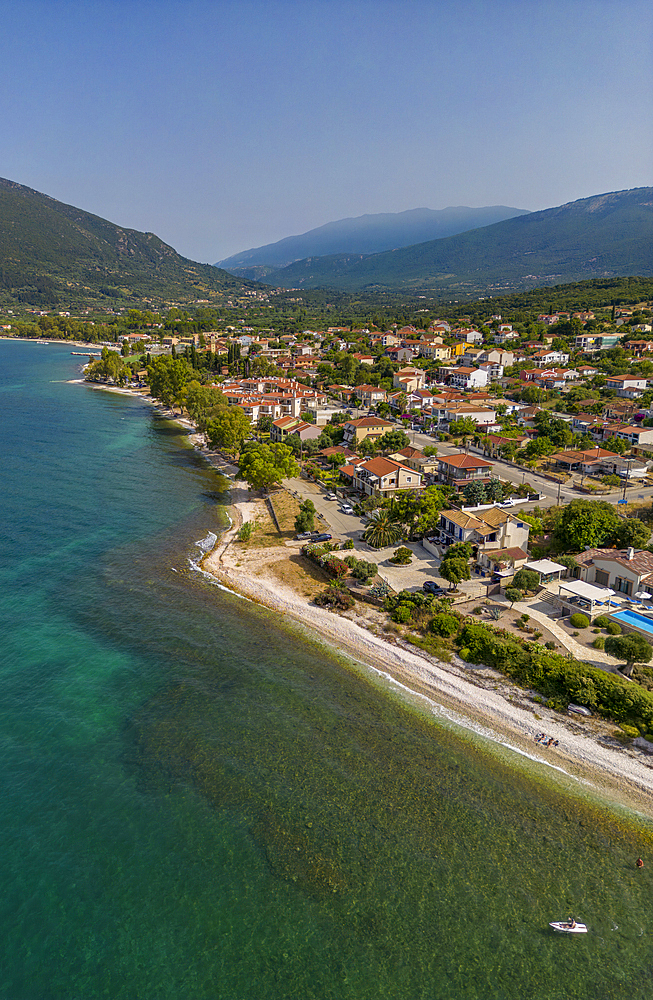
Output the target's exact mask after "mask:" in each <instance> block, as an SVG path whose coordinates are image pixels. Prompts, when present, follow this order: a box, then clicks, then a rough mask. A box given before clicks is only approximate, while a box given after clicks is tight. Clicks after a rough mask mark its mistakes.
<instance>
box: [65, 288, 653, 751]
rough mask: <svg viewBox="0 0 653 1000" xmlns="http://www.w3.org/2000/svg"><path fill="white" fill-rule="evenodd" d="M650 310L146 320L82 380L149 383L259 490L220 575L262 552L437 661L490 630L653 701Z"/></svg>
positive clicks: (344, 610)
mask: <svg viewBox="0 0 653 1000" xmlns="http://www.w3.org/2000/svg"><path fill="white" fill-rule="evenodd" d="M650 305H651V304H650V303H649V302H644V303H636V304H633V305H632V306H629V307H628V308H625V307H623V308H614V307H613V309H612V310H611V312H609V311H603V313H602V314H601V313H599V314H598V315H597V312H598V311H597V312H592V311H584V312H574V313H572V312H567V313H564V312H551V313H547V314H538V315H537V317H536V319H535V321H534V323H531V324H530V325H529V327H528V330H527V331H526V332H525V331H524V329H523V325H522V326H520V324H518V323H515V322H504V319H503V317H502V316H501V315H499V314H494V315H492V316H491V317H490V318H489V319H488V320H487V321H486V322H484V323H483V324H478V326H473V325H470V324H469V323H468V322H467V323H466V322H465V321H464V320H463V321H462V322H460V321H459V322H455V321H447V320H432V321H431V322H430V323H429V324H428V327H427V328H420V327H419V326H417V325H414V324H411V325H404V326H399V325H398V324H394V325H393V326H392V327H391V328H389V329H387V330H384V331H377V330H370V329H368V328H361V329H346V328H342V327H337V328H336V327H329V328H327V329H325V330H312V329H305V330H303V331H302V332H301V333H295V334H281V335H279V336H278V337H277V336H276V335H275V336H274V337H273V336H271V335H270V334H269V333H268V334H265V333H264V332H262V331H257V330H255V329H254V328H249V329H242V330H238V329H234V328H227V329H225V330H220V331H219V330H200V331H192V332H189V331H186V332H181V331H180V332H178V333H177V332H170V331H168V330H166V329H165V327H164V326H163V324H160V325H159V324H151V328H150V329H149V330H148V329H146V328H141V329H138V330H134V331H129V332H122V333H121V334H120V335H119V337H118V341H117V346H119V347H120V355H118V354H117V353H116V352H115V351H116V345H112V346H113V350H111V349H109V348H108V345H107V344H105V345H100V346H102V357H100V358H99V359H98V358H97V356H96V358H93V357H90V358H89V359H88V360H89V365H88V367H87V369H86V378H87V379H88V380H91V381H95V382H96V383H104V384H106V383H107V382H108V383H110V384H111V383H115V384H120V385H122V386H123V387H125V388H127V389H129V390H131V391H137V392H140V393H144V394H148V393H150V394H151V395H152V397H154V398H155V399H157V400H158V401H159V402H160V403H162V404H164V405H165V406H167V407H169V408H170V412H173V411H176V412H177V413H178V415H179V417H180V418H183V419H187V420H188V421H189V422H190V425H191V427H192V428H193V429H195V430H196V431H197V432H198V434H197V437H196V440H197V442H198V444H200V445H201V446H202V447H204V448H205V449H206V451H207V454H208V455H210V456H215V457H216V458H217V461H218V464H219V465H220V467H221V468H222V469H223V471H226V472H228V474H230V475H231V476H232V477H233V479H234V484H235V489H237V488H239V487H241V488H243V487H246V489H247V492H246V493H245V492H243V494H242V495H241V498H240V500H241V502H240V504H239V503H235V506H234V509H235V513H236V523H235V525H234V527H233V529H232V531H231V532H230V533H229V535H228V538H227V540H226V541H223V544H222V546H221V548H220V551H219V555H218V557H217V558H216V555H215V554H212V555H211V556H209V557H208V559H207V564H211V569H212V571H214V572H215V573H216V575H218V576H220V574H221V573H222V575H223V576H224V577H225V579H227V577H228V574H226V575H225V562H224V559H225V547H226V546H231V549H232V552H233V551H237V552H238V553H239V555H238V561H237V565H238V566H240V565H242V564H243V563H244V564H248V555H247V553H248V551H250V553H251V554H254V553H255V555H253V558H254V561H255V563H256V567H254V566H252V565H251V564H249V565H250V569H249V572H250V576H251V575H254V576H256V575H258V576H259V577H261V578H264V577H266V576H267V577H268V582H270V581H272V582H274V581H273V578H274V577H275V576H276V578H277V579H276V582H277V583H279V581H280V580H282V581H283V582H284V583H286V584H288V585H289V586H290V588H291V590H292V589H294V590H295V592H297V590H300V591H301V589H302V587H304V591H303V593H304V598H306V597H307V596H308V597H310V598H311V602H310V603H311V604H313V605H315V606H317V607H322V608H326V609H329V610H330V611H331V612H332V613H334V612H335V614H336V615H340V616H348V617H350V618H351V617H352V616H353V619H354V620H359V621H366V622H367V627H368V628H371V629H372V630H375V629H376V630H377V631H378V630H380V633H379V634H382V635H383V639H384V641H385V642H388V641H390V642H400V643H401V642H404V643H405V642H409V643H412V644H413V645H414V646H415V645H417V646H420V647H421V649H422V651H423V654H424V655H427V656H432V657H435V659H436V660H437V661H439V662H440V661H443V660H444V661H447V660H451V657H452V656H453V657H454V659H455V658H456V657H458V656H461V655H462V658H463V660H464V659H465V658H467V659H469V658H472V659H473V658H474V656H475V655H477V654H475V653H473V652H472V653H471V654H470V652H469V646H470V644H472V643H473V641H475V640H474V636H473V635H471V633H470V629H472V630H473V627H474V625H478V626H482V628H483V629H485V630H490V631H494V632H495V633H497V632H498V634H500V635H501V636H502V639H501V642H503V643H504V646H505V649H504V651H503V655H504V656H505V655H506V650H508V653H509V654H510V656H511V657H512V658H513V659H514V658H515V656H517V654H518V653H519V654H520V655H521V653H522V652H523V650H524V648H526V649H529V648H530V650H531V654H532V650H533V649H534V648H537V649H538V650H540V651H545V650H548V651H549V652H550V654H551V655H554V656H559V657H560V656H565V657H568V658H570V659H572V660H574V661H575V662H577V663H582V664H585V665H587V666H590V667H591V668H594V669H598V670H600V671H601V672H602V673H604V674H606V675H612V676H614V675H616V674H619V675H620V676H626V677H628V678H629V680H630V681H631V683H632V681H635V682H636V683H637V685H638V686H641V687H642V688H643V689H644V690H646V691H648V689H649V688H652V689H653V670H651V669H650V668H649V667H647V665H646V664H647V663H648V662H649V660H650V658H651V655H650V654H651V646H650V640H651V636H653V548H652V547H650V546H649V542H650V537H651V526H652V525H653V507H652V501H653V471H652V467H653V362H652V361H651V360H648V358H649V357H650V358H652V359H653V330H652V324H651V309H650ZM534 332H537V337H534V336H533V333H534ZM80 353H81V352H80ZM107 358H108V359H109V361H108V362H107ZM143 362H145V363H143ZM107 363H109V364H113V366H114V370H113V372H112V373H109V369H107ZM140 365H142V367H141V366H140ZM116 366H117V367H116ZM173 368H174V369H178V370H179V371H182V372H183V377H182V379H181V383H180V384H179V385H173V384H172V383H174V379H173V380H172V383H170V385H168V383H167V381H166V380H167V379H168V374H167V373H169V372H171V371H172V370H173ZM162 379H163V380H162ZM212 393H213V394H214V396H213V397H211V394H212ZM211 401H213V403H214V404H216V405H215V406H213V407H211V405H210V404H211ZM207 405H208V409H207ZM234 414H237V418H235V417H234ZM280 448H281V451H279V449H280ZM255 449H259V451H260V450H261V449H264V450H267V453H268V457H269V455H270V454H276V455H277V456H278V455H281V454H282V455H283V456H284V458H283V461H281V463H280V464H279V467H278V468H277V469H276V470H274V469H273V470H272V472H271V473H270V475H269V477H268V479H267V480H266V481H263V480H260V479H257V478H256V475H255V474H252V475H249V476H248V474H247V471H246V467H247V462H246V461H245V462H244V458H246V456H247V455H248V453H249V455H250V457H251V456H252V455H253V454H254V450H255ZM284 461H285V463H286V464H285V466H284ZM257 498H258V499H257ZM606 511H609V515H606ZM257 536H258V540H257ZM293 552H294V553H299V555H300V557H301V559H300V564H299V565H300V566H301V569H300V570H299V571H296V570H295V571H294V572H292V573H291V572H289V565H290V560H291V559H292V556H291V553H293ZM295 559H296V557H295ZM227 561H228V559H227ZM235 565H236V564H234V563H233V558H232V563H231V571H232V573H231V582H232V583H233V577H234V570H235ZM311 567H312V568H311ZM241 576H242V574H241ZM241 586H242V587H245V589H246V583H245V581H244V580H241ZM263 600H265V599H264V598H263ZM300 617H301V616H300ZM470 623H474V624H470ZM497 627H498V628H497ZM468 633H469V634H468ZM470 635H471V638H470ZM633 636H634V637H635V639H633V638H632V637H633ZM476 640H478V636H476ZM629 642H630V646H633V649H632V650H631V652H632V655H630V653H629V648H630V647H629ZM506 644H507V645H506ZM465 646H466V647H467V648H463V647H465ZM635 647H637V648H636V649H635ZM465 654H467V655H465ZM531 654H529V655H530V656H531V659H534V658H535V657H534V656H533V655H531ZM501 655H502V654H501V653H500V652H497V650H496V649H495V650H494V652H493V653H491V654H489V655H488V653H487V651H485V652H482V653H479V654H478V656H479V657H480V658H481V659H482V660H483V662H484V663H486V664H487V665H496V664H495V663H494V662H493V660H494V661H497V662H498V660H500V659H501ZM538 655H539V654H538ZM624 661H625V662H624ZM508 673H509V674H510V671H508ZM567 700H568V702H569V704H571V711H572V712H576V713H577V714H578V716H579V717H581V718H582V717H589V716H591V715H592V714H593V713H594V706H593V707H592V708H589V707H587V705H584V704H579V705H575V704H573V700H572V699H571V698H570V699H567ZM578 700H579V701H580V702H582V698H579V699H578ZM549 701H550V702H551V704H552V705H553V704H555V702H556V699H549ZM564 707H565V708H567V707H568V706H567V704H565V706H564ZM631 721H632V720H629V722H625V723H624V724H623V725H622V727H621V729H620V730H617V732H616V738H619V737H621V738H627V739H630V740H632V741H633V746H634V747H638V748H639V749H640V750H645V751H653V722H652V724H651V727H650V730H649V727H648V723H647V722H644V723H642V725H640V726H639V728H636V727H633V726H632V725H631V724H630V722H631Z"/></svg>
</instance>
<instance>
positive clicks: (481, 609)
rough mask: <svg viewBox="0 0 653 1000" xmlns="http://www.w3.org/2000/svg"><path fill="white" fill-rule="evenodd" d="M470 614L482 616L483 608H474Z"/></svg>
mask: <svg viewBox="0 0 653 1000" xmlns="http://www.w3.org/2000/svg"><path fill="white" fill-rule="evenodd" d="M472 614H474V615H482V614H483V608H474V610H473V612H472Z"/></svg>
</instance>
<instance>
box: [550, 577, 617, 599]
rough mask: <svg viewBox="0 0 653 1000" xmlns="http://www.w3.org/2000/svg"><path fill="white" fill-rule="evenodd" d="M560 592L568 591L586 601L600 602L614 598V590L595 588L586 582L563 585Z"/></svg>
mask: <svg viewBox="0 0 653 1000" xmlns="http://www.w3.org/2000/svg"><path fill="white" fill-rule="evenodd" d="M560 590H561V591H562V590H567V591H568V592H569V593H570V594H575V595H576V597H584V598H585V600H586V601H592V602H598V601H607V600H608V598H609V597H612V595H613V594H614V590H610V589H609V588H608V587H595V586H594V584H592V583H585V581H584V580H572V582H571V583H561V584H560Z"/></svg>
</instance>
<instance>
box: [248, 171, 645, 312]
mask: <svg viewBox="0 0 653 1000" xmlns="http://www.w3.org/2000/svg"><path fill="white" fill-rule="evenodd" d="M634 274H641V275H650V274H653V188H635V189H634V190H632V191H617V192H612V193H609V194H603V195H597V196H595V197H593V198H583V199H582V200H580V201H575V202H570V203H569V204H567V205H561V206H559V207H558V208H549V209H546V210H545V211H542V212H531V213H529V214H528V215H521V216H518V217H516V218H513V219H507V220H505V221H503V222H498V223H495V224H494V225H492V226H485V227H484V228H482V229H474V230H472V231H470V232H466V233H460V234H459V235H457V236H450V237H448V238H446V239H440V240H431V241H429V242H427V243H419V244H417V245H415V246H410V247H404V248H402V249H399V250H392V251H387V252H385V253H379V254H373V255H371V256H369V257H365V258H364V259H358V260H353V259H350V260H348V261H345V260H343V255H337V256H335V257H317V258H316V257H312V258H308V259H306V260H302V261H297V262H296V263H294V264H291V265H290V266H289V267H286V268H283V269H281V270H279V271H275V272H273V273H272V274H270V275H268V276H267V278H266V281H267V282H268V283H269V284H273V285H278V286H281V287H285V288H302V287H306V288H315V287H319V286H326V287H333V288H341V289H343V290H347V291H361V290H366V291H372V290H375V289H378V290H381V289H387V290H394V291H399V290H405V291H412V292H415V293H427V294H428V293H434V294H446V293H450V294H452V295H456V296H457V295H461V296H464V297H467V296H472V295H483V294H492V295H497V294H501V293H505V292H508V291H520V290H524V289H529V288H535V287H537V286H539V285H553V284H556V285H557V284H562V283H567V282H574V281H583V280H587V279H590V278H608V277H613V276H616V275H634Z"/></svg>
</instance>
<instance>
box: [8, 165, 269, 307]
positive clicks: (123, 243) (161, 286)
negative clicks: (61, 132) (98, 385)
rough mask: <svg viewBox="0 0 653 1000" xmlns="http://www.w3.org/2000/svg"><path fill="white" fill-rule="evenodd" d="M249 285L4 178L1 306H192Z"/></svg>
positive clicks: (148, 236) (149, 235) (147, 237)
mask: <svg viewBox="0 0 653 1000" xmlns="http://www.w3.org/2000/svg"><path fill="white" fill-rule="evenodd" d="M243 287H253V283H252V282H250V281H242V280H240V279H237V278H234V277H233V276H232V275H230V274H227V272H226V271H221V270H219V269H217V268H215V267H212V266H211V265H209V264H198V263H196V262H195V261H192V260H187V259H186V258H185V257H181V256H180V255H179V254H178V253H177V252H176V251H175V250H173V248H172V247H170V246H168V245H167V244H166V243H164V242H163V241H162V240H160V239H159V237H158V236H155V235H154V233H140V232H138V231H137V230H135V229H125V228H123V227H121V226H116V225H114V224H113V223H112V222H108V221H107V220H106V219H101V218H99V216H97V215H91V214H90V213H89V212H84V211H83V210H82V209H79V208H75V207H74V206H72V205H65V204H63V202H60V201H56V200H55V199H54V198H49V197H48V196H47V195H45V194H41V193H40V192H38V191H33V190H32V189H31V188H28V187H23V185H21V184H16V183H14V182H13V181H9V180H5V179H3V178H0V302H4V303H8V302H13V301H15V302H17V303H31V304H33V305H44V306H53V305H56V304H57V303H60V302H65V303H71V302H74V303H80V302H85V301H87V302H88V303H89V304H99V303H101V302H102V301H116V300H128V301H129V300H132V301H134V300H150V301H151V302H152V303H153V304H160V303H163V302H180V303H191V302H195V301H197V300H198V299H208V300H209V301H211V300H215V299H216V297H218V296H220V294H221V293H223V292H236V291H238V290H240V289H242V288H243Z"/></svg>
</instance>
